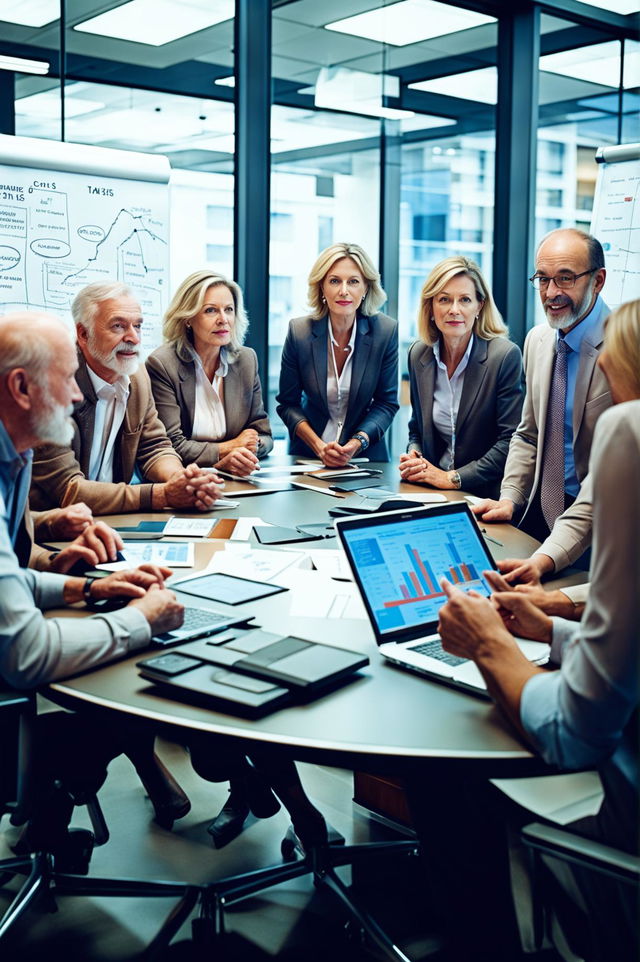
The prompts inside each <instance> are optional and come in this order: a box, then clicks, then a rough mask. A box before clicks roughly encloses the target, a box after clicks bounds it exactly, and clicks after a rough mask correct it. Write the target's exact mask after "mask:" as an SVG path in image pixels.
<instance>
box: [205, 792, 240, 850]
mask: <svg viewBox="0 0 640 962" xmlns="http://www.w3.org/2000/svg"><path fill="white" fill-rule="evenodd" d="M248 815H249V804H248V802H246V801H244V800H242V801H241V800H240V799H239V798H236V797H235V796H234V794H233V793H232V794H231V795H229V798H228V799H227V801H226V802H225V804H224V805H223V806H222V808H221V809H220V811H219V812H218V814H217V815H216V817H215V818H214V819H213V821H212V822H210V823H209V825H207V831H208V833H209V835H211V837H212V839H213V844H214V845H215V847H216V848H224V846H225V845H228V844H229V842H232V841H233V839H234V838H236V837H237V836H238V835H239V834H240V833H241V831H242V829H243V828H244V823H245V821H246V820H247V816H248Z"/></svg>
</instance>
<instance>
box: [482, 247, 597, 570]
mask: <svg viewBox="0 0 640 962" xmlns="http://www.w3.org/2000/svg"><path fill="white" fill-rule="evenodd" d="M605 277H606V271H605V266H604V252H603V250H602V245H601V244H600V242H599V241H598V240H596V238H595V237H592V236H591V235H590V234H586V233H584V232H583V231H581V230H577V229H574V228H566V229H565V228H563V229H560V230H554V231H552V232H551V233H550V234H547V236H546V237H545V238H544V239H543V241H542V242H541V244H540V246H539V247H538V251H537V254H536V270H535V273H534V275H533V277H531V278H530V281H531V283H532V284H533V286H534V287H535V288H536V290H538V291H539V292H540V300H541V301H542V306H543V308H544V312H545V315H546V317H547V321H548V326H547V325H542V324H541V325H538V326H537V327H534V328H533V330H531V331H530V332H529V334H528V335H527V339H526V341H525V345H524V366H525V372H526V388H527V390H526V396H525V399H524V405H523V409H522V419H521V421H520V424H519V425H518V427H517V429H516V432H515V434H514V435H513V438H512V439H511V445H510V447H509V454H508V456H507V463H506V465H505V473H504V478H503V481H502V486H501V490H500V500H499V501H490V500H486V501H483V502H482V503H481V504H478V505H476V506H475V507H474V509H473V510H474V511H475V513H476V514H480V515H481V516H482V520H483V521H511V520H512V519H513V518H514V517H517V515H518V514H519V513H522V518H521V521H520V527H521V528H524V530H525V531H527V532H528V533H529V534H531V535H532V536H533V537H534V538H538V540H540V541H543V542H544V543H543V544H542V545H541V547H540V549H539V550H538V551H537V552H536V553H535V554H534V555H533V557H532V558H531V559H530V561H529V562H527V563H526V565H523V563H522V562H521V561H519V562H515V561H514V562H511V561H508V562H502V563H501V565H500V567H501V569H502V570H503V572H504V573H505V574H507V577H508V578H509V580H513V579H521V580H530V579H531V578H535V577H536V576H537V577H540V576H541V575H543V574H545V573H548V572H551V571H553V570H556V571H557V570H560V569H561V568H564V567H566V566H567V565H569V564H572V563H573V562H574V561H575V560H576V559H577V558H579V557H580V555H581V554H582V553H583V552H584V551H585V550H586V548H587V547H588V546H589V543H590V540H591V501H590V484H589V481H588V480H587V483H586V484H585V485H584V486H583V488H582V491H581V494H580V497H579V498H578V500H577V502H576V504H575V506H573V507H572V505H573V503H574V501H576V497H577V495H578V492H579V491H580V486H581V484H582V482H583V481H584V479H585V477H586V476H587V472H588V465H589V452H590V450H591V440H592V437H593V430H594V428H595V424H596V421H597V419H598V417H599V416H600V415H601V414H602V412H603V411H604V410H606V408H608V407H609V406H610V404H611V395H610V394H609V389H608V385H607V382H606V380H605V377H604V375H603V374H602V372H601V371H600V369H599V368H598V366H597V364H596V361H597V359H598V354H599V353H600V350H601V349H602V340H603V325H604V321H605V319H606V317H607V315H608V314H609V309H608V307H607V306H606V304H605V303H604V301H603V300H602V298H601V297H600V291H601V290H602V288H603V286H604V282H605ZM565 512H566V513H565ZM558 518H561V520H560V522H559V523H558V524H557V525H555V522H556V519H558ZM554 525H555V528H554ZM545 539H546V540H545ZM525 569H526V570H525ZM509 576H510V577H509Z"/></svg>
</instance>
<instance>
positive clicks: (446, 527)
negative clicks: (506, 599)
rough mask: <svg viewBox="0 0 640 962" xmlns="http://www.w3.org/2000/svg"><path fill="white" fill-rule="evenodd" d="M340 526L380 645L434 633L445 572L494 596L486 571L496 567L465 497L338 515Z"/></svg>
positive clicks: (461, 584) (465, 586) (462, 585)
mask: <svg viewBox="0 0 640 962" xmlns="http://www.w3.org/2000/svg"><path fill="white" fill-rule="evenodd" d="M335 526H336V531H337V533H338V537H339V538H340V541H341V543H342V546H343V548H344V551H345V554H346V556H347V560H348V562H349V565H350V567H351V570H352V571H353V575H354V578H355V581H356V584H357V585H358V589H359V591H360V594H361V595H362V600H363V601H364V604H365V607H366V609H367V613H368V615H369V619H370V621H371V624H372V627H373V630H374V632H375V636H376V642H377V643H378V645H381V644H384V643H386V642H396V643H402V642H407V641H413V640H414V639H415V638H421V637H423V636H426V635H430V634H434V633H435V632H436V631H437V625H438V614H439V611H440V608H441V607H442V606H443V605H444V603H445V601H446V595H445V594H444V592H443V591H442V589H441V588H440V578H441V577H442V576H443V575H444V576H445V577H446V578H447V579H448V580H449V581H451V582H452V583H453V584H457V585H458V587H460V588H462V589H463V590H470V589H474V590H475V591H478V592H480V593H481V594H483V595H489V594H491V588H490V587H489V585H488V584H487V582H486V581H485V580H484V579H483V578H482V571H483V570H484V569H485V568H494V569H495V567H496V565H495V562H494V560H493V558H492V557H491V554H490V552H489V549H488V548H487V546H486V545H485V542H484V539H483V537H482V534H481V533H480V529H479V528H478V525H477V522H476V520H475V517H474V516H473V514H472V513H471V511H470V510H469V507H468V505H467V504H466V503H465V502H463V501H456V502H450V503H448V504H442V505H435V506H433V507H424V508H423V507H419V508H413V509H411V510H407V511H390V512H388V513H385V514H374V515H367V516H357V517H351V518H344V519H338V520H336V522H335Z"/></svg>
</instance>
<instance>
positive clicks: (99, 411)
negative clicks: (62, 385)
mask: <svg viewBox="0 0 640 962" xmlns="http://www.w3.org/2000/svg"><path fill="white" fill-rule="evenodd" d="M87 372H88V374H89V377H90V378H91V383H92V384H93V387H94V389H95V392H96V395H97V397H98V401H97V404H96V414H95V419H94V422H93V441H92V443H91V456H90V458H89V480H90V481H113V449H114V445H115V441H116V437H117V436H118V431H119V430H120V428H121V427H122V422H123V421H124V415H125V411H126V410H127V401H128V400H129V385H130V381H129V378H128V376H127V375H126V374H121V375H120V377H118V379H117V380H116V381H114V383H113V384H109V382H108V381H104V380H103V379H102V378H101V377H100V376H99V375H98V374H96V372H95V371H93V370H92V369H91V368H90V367H89V365H88V364H87Z"/></svg>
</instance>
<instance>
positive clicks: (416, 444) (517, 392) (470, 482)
mask: <svg viewBox="0 0 640 962" xmlns="http://www.w3.org/2000/svg"><path fill="white" fill-rule="evenodd" d="M436 373H437V367H436V359H435V355H434V353H433V348H432V347H429V346H428V345H427V344H425V343H424V342H423V341H416V343H415V344H413V345H412V346H411V348H410V349H409V381H410V387H411V419H410V421H409V449H417V450H418V451H420V452H421V453H422V454H423V455H424V456H425V458H427V459H428V460H429V461H431V463H432V464H434V465H436V466H437V465H438V463H439V461H440V458H441V457H442V455H443V453H444V451H445V448H446V442H445V441H444V439H443V438H442V436H441V435H440V434H439V433H438V431H437V429H436V428H435V427H434V424H433V393H434V390H435V382H436ZM522 395H523V389H522V355H521V353H520V348H519V347H518V346H517V345H516V344H512V343H511V341H508V340H507V339H506V338H505V337H495V338H492V339H491V340H490V341H488V340H484V339H483V338H480V337H477V336H476V337H474V339H473V346H472V348H471V354H470V355H469V363H468V365H467V369H466V371H465V373H464V385H463V388H462V396H461V398H460V407H459V409H458V419H457V422H456V450H455V462H456V463H455V468H456V470H457V471H458V473H459V474H460V478H461V479H462V487H463V489H464V490H465V491H469V492H470V493H472V494H476V495H478V496H479V497H483V498H494V497H496V496H497V494H498V491H499V488H500V481H501V479H502V473H503V471H504V463H505V461H506V458H507V451H508V450H509V442H510V440H511V436H512V434H513V432H514V431H515V429H516V427H517V426H518V421H519V420H520V412H521V410H522Z"/></svg>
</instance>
